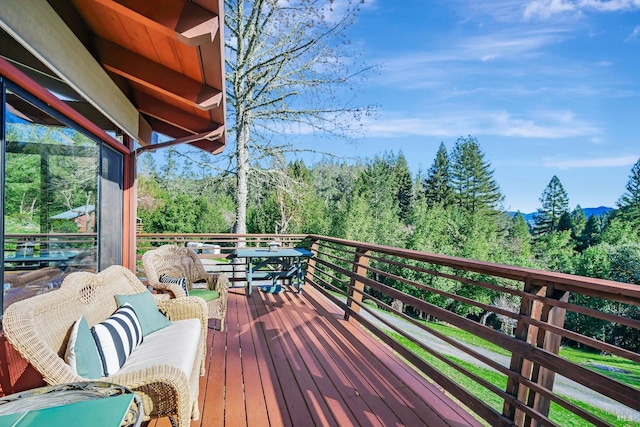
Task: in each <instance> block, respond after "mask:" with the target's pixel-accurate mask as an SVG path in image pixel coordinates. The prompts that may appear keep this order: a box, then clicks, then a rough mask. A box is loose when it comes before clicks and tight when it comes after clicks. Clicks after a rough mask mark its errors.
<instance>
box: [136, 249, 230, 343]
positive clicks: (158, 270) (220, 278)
mask: <svg viewBox="0 0 640 427" xmlns="http://www.w3.org/2000/svg"><path fill="white" fill-rule="evenodd" d="M142 266H143V267H144V271H145V274H146V276H147V281H148V283H149V286H151V287H153V288H154V289H156V290H157V291H160V292H167V293H169V294H171V295H172V297H173V298H179V297H183V296H185V292H184V290H183V289H182V287H181V286H180V285H179V284H177V283H165V282H161V281H160V277H162V275H166V276H169V277H184V278H185V279H186V281H187V287H188V289H194V288H198V286H204V287H205V289H209V290H215V291H218V293H219V294H220V297H219V298H216V299H213V300H210V301H207V307H208V309H209V318H210V319H218V320H220V330H221V331H223V330H224V318H225V316H226V314H227V296H228V291H229V278H228V277H227V276H226V275H225V274H216V273H208V272H207V271H206V270H205V269H204V266H203V265H202V262H201V261H200V258H198V255H196V253H195V252H194V251H193V250H191V249H189V248H185V247H180V246H176V245H164V246H160V247H159V248H157V249H152V250H150V251H147V252H145V254H144V255H142ZM200 282H202V284H201V285H200V284H199V283H200Z"/></svg>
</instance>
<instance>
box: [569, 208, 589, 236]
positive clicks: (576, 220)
mask: <svg viewBox="0 0 640 427" xmlns="http://www.w3.org/2000/svg"><path fill="white" fill-rule="evenodd" d="M586 224H587V217H586V216H585V214H584V211H583V210H582V207H581V206H580V205H577V206H576V208H575V209H574V210H573V212H571V237H572V238H573V239H574V240H576V239H577V238H578V237H580V235H581V234H582V230H584V226H585V225H586Z"/></svg>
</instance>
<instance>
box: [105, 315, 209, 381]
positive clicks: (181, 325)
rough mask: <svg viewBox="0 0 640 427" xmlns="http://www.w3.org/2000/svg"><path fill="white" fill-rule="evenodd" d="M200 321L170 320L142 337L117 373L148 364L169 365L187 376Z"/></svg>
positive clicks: (194, 353)
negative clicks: (164, 326) (142, 341)
mask: <svg viewBox="0 0 640 427" xmlns="http://www.w3.org/2000/svg"><path fill="white" fill-rule="evenodd" d="M200 332H201V325H200V321H199V320H198V319H186V320H178V321H174V322H171V325H169V326H167V327H166V328H163V329H160V330H159V331H156V332H153V333H151V334H149V335H147V336H146V337H144V343H142V345H140V346H138V347H137V348H136V349H135V350H134V351H133V353H131V355H130V356H129V358H128V359H127V362H126V363H125V364H124V366H123V367H122V369H120V371H119V372H118V373H127V372H133V371H137V370H139V369H145V368H148V367H150V366H157V365H171V366H175V367H176V368H178V369H180V370H181V371H182V372H184V373H185V375H187V378H190V376H191V370H192V369H193V361H194V360H195V358H196V355H197V352H198V343H199V341H200Z"/></svg>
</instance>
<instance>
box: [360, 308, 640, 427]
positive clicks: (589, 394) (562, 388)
mask: <svg viewBox="0 0 640 427" xmlns="http://www.w3.org/2000/svg"><path fill="white" fill-rule="evenodd" d="M378 313H379V314H380V316H381V317H383V318H384V319H385V320H386V321H387V322H389V323H390V324H392V325H394V326H396V327H397V328H399V329H400V330H403V331H406V332H407V333H409V334H411V336H413V337H414V338H415V339H416V340H418V341H420V342H421V343H422V344H423V345H425V346H429V347H430V348H432V349H433V350H435V351H437V352H439V353H442V354H444V355H449V356H452V357H455V358H457V359H460V360H464V361H465V362H468V363H471V364H474V365H476V366H478V367H482V368H486V369H491V368H490V367H488V366H487V365H485V364H484V363H482V362H480V361H478V360H476V359H475V358H473V357H471V356H469V355H468V354H466V353H465V352H463V351H461V350H459V349H457V348H455V347H453V346H452V345H450V344H448V343H446V342H444V341H442V340H441V339H439V338H437V337H435V336H433V335H432V334H430V333H428V332H426V331H424V330H422V329H421V328H419V327H417V326H415V325H413V324H412V323H410V322H407V321H406V320H404V319H401V318H399V317H397V316H394V315H390V314H388V313H386V312H384V311H378ZM362 315H363V317H364V318H365V319H367V320H369V321H370V322H372V323H373V324H375V325H376V326H377V327H379V328H381V329H384V330H389V328H388V327H387V326H385V325H384V324H383V323H382V322H381V321H379V320H378V319H376V318H375V317H374V316H372V315H371V314H369V313H366V312H364V311H363V312H362ZM465 346H467V347H469V348H471V349H473V350H475V351H476V352H478V353H480V354H482V355H484V356H486V357H488V358H490V359H492V360H495V361H496V362H498V363H500V364H501V365H502V366H509V364H510V358H509V357H507V356H503V355H501V354H497V353H495V352H493V351H491V350H488V349H486V348H483V347H477V346H473V345H470V344H466V343H465ZM554 392H555V393H557V394H560V395H563V396H564V397H568V398H571V399H575V400H579V401H582V402H585V403H588V404H589V405H591V406H594V407H596V408H600V409H602V410H604V411H607V412H609V413H611V414H614V415H615V416H617V417H619V419H620V420H624V421H636V422H640V412H638V411H635V410H633V409H631V408H628V407H627V406H625V405H622V404H620V403H618V402H616V401H615V400H612V399H609V398H607V397H604V396H602V395H601V394H599V393H597V392H595V391H593V390H591V389H589V388H587V387H584V386H583V385H581V384H578V383H576V382H575V381H572V380H570V379H568V378H565V377H563V376H561V375H556V380H555V385H554Z"/></svg>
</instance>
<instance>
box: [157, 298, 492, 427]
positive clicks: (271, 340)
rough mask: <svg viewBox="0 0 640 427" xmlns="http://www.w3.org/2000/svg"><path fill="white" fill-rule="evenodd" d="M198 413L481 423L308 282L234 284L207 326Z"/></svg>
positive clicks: (266, 419)
mask: <svg viewBox="0 0 640 427" xmlns="http://www.w3.org/2000/svg"><path fill="white" fill-rule="evenodd" d="M216 326H217V325H216ZM200 413H201V416H200V419H199V420H198V421H193V422H192V423H191V425H192V426H207V427H209V426H222V425H227V426H231V425H233V426H236V425H252V426H266V425H272V426H276V425H285V426H308V425H322V426H330V425H339V426H345V425H413V426H416V425H429V426H462V425H465V426H466V425H480V424H479V423H478V422H477V421H476V420H475V419H474V418H473V417H472V416H471V415H469V414H468V413H467V412H465V411H464V410H463V409H461V408H460V407H459V406H458V405H457V404H456V403H454V402H453V401H452V400H451V399H450V398H448V397H446V396H445V395H444V394H443V393H442V392H441V391H440V390H439V389H438V387H437V386H436V385H434V384H431V383H429V382H428V381H426V380H425V379H423V378H422V377H421V376H419V375H418V374H416V373H415V372H414V371H413V370H411V369H410V368H409V367H408V366H407V365H406V364H404V363H403V362H402V361H401V360H400V359H399V358H398V357H396V356H395V355H394V354H393V353H392V352H391V351H390V350H389V349H388V348H386V347H384V346H383V345H381V344H380V343H378V342H377V341H376V340H375V339H374V338H372V337H371V335H369V334H368V333H366V332H365V331H363V329H362V328H361V327H359V326H356V325H354V324H352V323H349V322H347V321H345V320H343V315H342V314H341V313H340V312H339V309H338V308H337V307H336V306H334V305H333V304H332V303H330V302H329V301H327V300H326V299H325V298H324V297H323V296H322V295H320V294H319V293H318V292H317V291H315V290H314V289H313V288H312V287H311V286H306V287H305V289H304V293H303V294H301V295H299V294H297V293H295V292H293V291H291V290H289V289H288V288H287V291H286V292H283V293H281V294H278V295H272V294H265V293H263V292H254V293H253V295H251V296H250V297H247V296H246V295H245V291H244V290H243V289H241V288H235V289H232V290H231V295H230V296H229V310H228V313H227V329H226V331H225V332H220V331H217V330H216V331H214V330H211V329H210V331H209V336H208V354H207V374H206V377H204V378H202V379H201V383H200ZM148 425H149V426H170V422H169V419H168V418H162V419H159V420H152V421H151V422H150V423H149V424H148Z"/></svg>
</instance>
